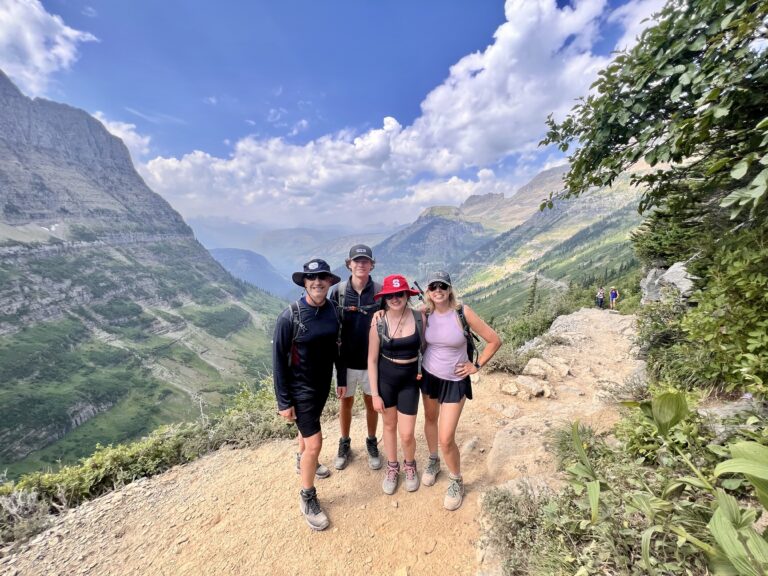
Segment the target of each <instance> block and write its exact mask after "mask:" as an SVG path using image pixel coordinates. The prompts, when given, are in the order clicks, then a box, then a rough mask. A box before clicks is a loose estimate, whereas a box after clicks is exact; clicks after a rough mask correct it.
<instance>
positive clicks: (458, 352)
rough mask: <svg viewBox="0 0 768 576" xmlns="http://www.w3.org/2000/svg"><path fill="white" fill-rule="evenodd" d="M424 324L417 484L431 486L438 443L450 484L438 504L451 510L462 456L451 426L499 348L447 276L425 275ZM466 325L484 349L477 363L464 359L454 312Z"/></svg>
mask: <svg viewBox="0 0 768 576" xmlns="http://www.w3.org/2000/svg"><path fill="white" fill-rule="evenodd" d="M425 303H426V308H425V312H426V314H427V323H426V329H425V340H426V344H427V348H426V352H425V354H424V370H423V378H422V380H421V392H422V400H423V402H424V436H426V439H427V446H428V447H429V452H430V455H429V463H428V465H427V468H426V470H425V471H424V474H423V475H422V478H421V481H422V483H423V484H424V485H425V486H432V485H433V484H434V483H435V481H436V479H437V475H438V473H439V472H440V459H439V457H438V452H437V450H438V445H439V447H440V452H442V455H443V460H445V464H446V466H447V468H448V472H449V483H448V489H447V490H446V493H445V498H444V500H443V506H444V507H445V508H446V509H447V510H456V509H458V508H459V506H461V503H462V500H463V498H464V481H463V478H462V476H461V458H460V454H459V447H458V446H457V445H456V428H457V426H458V424H459V418H460V417H461V411H462V409H463V408H464V403H465V401H466V400H467V399H469V400H471V399H472V383H471V381H470V379H469V377H470V375H471V374H475V373H477V372H478V371H479V370H480V368H482V367H483V366H484V365H485V364H486V363H487V362H488V361H489V360H490V359H491V358H492V357H493V355H494V354H496V351H497V350H498V349H499V347H500V346H501V338H499V335H498V334H496V332H495V331H494V330H493V328H491V327H490V326H488V324H486V323H485V322H484V321H483V319H482V318H480V317H479V316H478V315H477V314H476V313H475V311H474V310H472V309H471V308H470V307H469V306H465V305H462V304H461V303H460V302H459V300H458V299H457V297H456V294H455V293H454V291H453V287H452V285H451V277H450V276H449V275H448V273H447V272H444V271H442V270H439V271H437V272H435V273H434V274H432V275H431V276H430V279H429V282H428V283H427V292H426V295H425ZM461 310H463V314H464V317H465V319H466V321H467V324H468V325H469V327H470V328H471V329H472V330H473V331H474V332H475V333H477V334H478V335H479V336H480V337H481V338H482V339H483V340H485V342H486V343H487V345H486V346H485V349H484V350H483V352H482V354H480V356H479V358H478V359H477V362H474V363H473V362H472V359H471V358H469V357H468V355H467V340H466V336H465V334H464V327H463V325H462V321H461V317H460V316H459V311H461Z"/></svg>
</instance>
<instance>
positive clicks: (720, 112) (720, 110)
mask: <svg viewBox="0 0 768 576" xmlns="http://www.w3.org/2000/svg"><path fill="white" fill-rule="evenodd" d="M730 113H731V110H730V108H728V107H726V106H717V107H716V108H715V109H714V111H713V113H712V114H713V116H714V117H715V118H723V117H724V116H728V114H730Z"/></svg>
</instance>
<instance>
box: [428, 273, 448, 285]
mask: <svg viewBox="0 0 768 576" xmlns="http://www.w3.org/2000/svg"><path fill="white" fill-rule="evenodd" d="M432 282H442V283H443V284H448V286H452V284H451V276H450V275H449V274H448V272H446V271H445V270H437V271H436V272H433V273H432V274H431V275H430V276H429V282H427V286H429V285H430V284H432Z"/></svg>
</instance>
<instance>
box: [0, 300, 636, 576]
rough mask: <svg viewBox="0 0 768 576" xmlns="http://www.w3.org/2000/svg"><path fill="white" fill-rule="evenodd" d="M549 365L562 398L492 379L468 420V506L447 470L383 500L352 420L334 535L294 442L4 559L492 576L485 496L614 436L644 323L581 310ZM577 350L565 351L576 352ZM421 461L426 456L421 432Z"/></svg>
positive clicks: (148, 486) (15, 565) (156, 568)
mask: <svg viewBox="0 0 768 576" xmlns="http://www.w3.org/2000/svg"><path fill="white" fill-rule="evenodd" d="M565 318H567V319H568V320H567V321H566V322H564V323H561V325H560V329H559V336H560V337H559V339H558V340H557V342H560V344H558V345H556V346H552V347H551V348H549V350H548V354H551V355H554V356H556V357H557V358H559V359H560V360H562V361H564V362H565V363H566V364H567V365H568V366H569V373H568V374H567V375H565V376H563V377H560V378H553V379H552V381H551V382H549V383H548V385H549V386H550V387H551V389H552V390H553V392H554V395H553V396H552V397H550V398H545V397H536V398H532V399H530V400H528V399H525V398H523V397H522V395H518V396H510V395H508V394H505V393H503V392H502V391H501V388H502V386H503V385H504V384H505V383H508V381H509V380H510V379H513V378H514V377H511V376H507V375H502V374H482V375H481V377H480V379H479V381H478V382H476V383H475V384H474V396H475V399H474V400H472V401H470V402H467V404H466V408H465V411H464V414H463V415H462V419H461V421H460V423H459V429H458V433H457V442H458V443H459V446H460V447H461V449H462V471H463V474H464V478H465V484H466V491H467V492H466V497H465V500H464V503H463V505H462V506H461V508H460V509H459V510H458V511H455V512H449V511H446V510H444V509H443V507H442V502H443V496H444V493H445V489H446V487H447V473H446V471H445V470H443V472H442V473H441V474H440V476H439V477H438V481H437V484H436V485H435V486H432V487H425V486H421V487H420V488H419V490H418V491H416V492H413V493H408V492H405V490H404V489H403V487H402V484H401V485H400V487H399V488H398V491H397V492H396V493H395V494H394V495H393V496H387V495H385V494H384V493H383V492H382V491H381V480H382V474H383V472H382V471H372V470H370V469H369V468H368V465H367V460H366V457H365V442H364V437H365V433H364V418H363V417H362V415H358V416H356V417H355V419H354V420H353V430H352V449H353V453H354V456H355V458H354V459H353V460H352V462H351V463H350V465H349V466H348V467H347V468H346V469H345V470H343V471H336V470H333V474H332V475H331V477H330V478H328V479H326V480H319V481H318V482H317V489H318V495H319V497H320V502H321V504H322V505H323V507H324V509H325V510H326V512H327V513H328V515H329V517H330V519H331V525H330V527H329V528H328V529H327V530H325V531H323V532H314V531H312V530H310V529H309V527H308V526H307V525H306V524H305V523H304V520H303V519H302V518H301V516H300V513H299V509H298V498H299V496H298V490H299V479H298V476H297V475H296V473H295V470H294V452H295V444H294V443H293V442H290V441H275V442H270V443H268V444H265V445H263V446H261V447H259V448H256V449H253V450H220V451H218V452H216V453H213V454H211V455H209V456H206V457H204V458H201V459H200V460H198V461H196V462H193V463H190V464H187V465H184V466H179V467H176V468H174V469H172V470H170V471H168V472H167V473H165V474H162V475H159V476H156V477H154V478H149V479H144V480H141V481H138V482H136V483H134V484H131V485H129V486H126V487H124V488H122V489H120V490H117V491H115V492H113V493H111V494H108V495H106V496H104V497H101V498H99V499H97V500H94V501H92V502H89V503H86V504H84V505H82V506H80V507H79V508H77V509H74V510H71V511H69V512H67V513H66V514H64V515H62V517H60V518H59V519H58V520H57V522H56V524H55V525H54V526H53V527H52V528H51V529H50V530H48V531H47V532H45V533H43V534H40V535H38V536H37V537H36V538H34V539H33V540H32V541H31V542H29V543H27V544H25V545H22V546H21V547H20V548H19V549H16V550H14V551H13V553H12V554H10V555H7V556H6V557H5V558H0V573H2V574H10V575H21V574H23V575H28V574H29V575H33V574H40V575H54V574H56V575H70V574H99V575H102V574H112V575H143V574H152V575H177V574H189V575H193V574H194V575H199V574H206V575H246V574H302V575H306V574H345V575H354V574H366V575H375V574H389V575H392V574H396V575H405V574H409V575H420V574H428V575H433V574H439V575H445V574H476V573H478V572H483V573H487V572H489V571H493V567H492V565H489V563H488V561H487V559H486V561H485V562H484V563H482V564H481V561H482V559H483V557H484V551H483V549H482V547H481V546H480V543H481V539H482V535H481V528H480V523H479V517H480V514H481V510H480V501H481V496H482V494H483V492H485V491H486V490H488V489H489V488H490V487H492V486H497V485H503V484H505V483H507V482H509V481H514V480H516V479H519V478H522V477H527V478H534V477H535V478H538V479H541V478H544V479H548V480H552V481H554V482H556V481H557V475H556V473H555V465H554V463H553V461H552V457H551V456H550V455H549V453H548V452H547V451H546V442H547V431H548V430H550V429H551V428H553V427H555V426H558V425H561V424H567V423H569V422H571V421H573V420H574V419H580V420H581V421H583V422H585V423H588V424H590V425H592V426H593V427H594V428H596V429H598V430H607V429H609V428H610V427H611V426H612V425H613V423H614V422H615V421H616V419H617V413H616V408H615V404H614V403H613V402H612V401H611V400H610V399H609V398H608V397H607V395H605V394H604V393H603V392H601V388H606V387H610V386H612V385H614V384H615V385H618V384H619V383H621V382H622V381H623V379H624V378H625V377H626V376H627V375H628V374H630V373H631V372H632V371H633V370H634V369H635V367H636V364H637V363H636V361H635V360H634V359H633V358H632V357H631V355H630V348H631V336H632V334H633V331H634V328H633V318H632V317H629V316H620V315H618V314H615V313H611V312H608V311H602V310H590V309H583V310H581V311H579V312H577V313H575V314H572V315H570V316H568V317H565ZM566 342H567V343H566ZM324 434H325V435H326V438H325V442H324V446H323V452H322V458H321V461H322V462H324V463H326V464H327V465H329V466H330V467H332V463H333V458H334V455H335V451H336V447H337V441H338V424H337V423H336V422H329V423H327V424H326V425H325V426H324ZM417 443H418V451H417V461H418V463H419V467H420V469H421V467H422V466H423V464H424V463H425V462H426V457H427V448H426V443H425V442H424V439H423V435H422V433H421V420H420V421H419V423H418V425H417Z"/></svg>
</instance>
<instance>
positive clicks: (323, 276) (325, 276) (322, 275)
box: [304, 272, 331, 280]
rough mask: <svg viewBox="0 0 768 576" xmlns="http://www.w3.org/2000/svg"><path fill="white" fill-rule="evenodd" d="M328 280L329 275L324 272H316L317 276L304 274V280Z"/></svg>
mask: <svg viewBox="0 0 768 576" xmlns="http://www.w3.org/2000/svg"><path fill="white" fill-rule="evenodd" d="M315 279H317V280H330V279H331V275H330V274H326V273H325V272H318V273H317V274H314V273H312V274H304V280H315Z"/></svg>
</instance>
